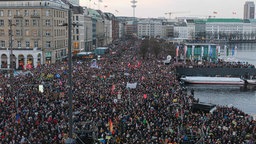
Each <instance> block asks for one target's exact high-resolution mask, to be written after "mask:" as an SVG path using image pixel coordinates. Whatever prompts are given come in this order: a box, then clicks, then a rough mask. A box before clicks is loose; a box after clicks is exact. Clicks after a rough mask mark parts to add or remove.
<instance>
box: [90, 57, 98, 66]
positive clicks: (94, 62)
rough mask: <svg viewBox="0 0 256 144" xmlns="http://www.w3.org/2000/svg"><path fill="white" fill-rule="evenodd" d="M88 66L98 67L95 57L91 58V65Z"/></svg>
mask: <svg viewBox="0 0 256 144" xmlns="http://www.w3.org/2000/svg"><path fill="white" fill-rule="evenodd" d="M90 67H91V68H99V66H98V64H97V60H96V59H93V60H92V61H91V66H90Z"/></svg>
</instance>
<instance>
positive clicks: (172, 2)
mask: <svg viewBox="0 0 256 144" xmlns="http://www.w3.org/2000/svg"><path fill="white" fill-rule="evenodd" d="M131 1H132V0H80V5H81V6H86V7H89V8H93V9H100V10H102V11H103V12H110V13H113V14H114V15H116V16H130V17H132V16H133V9H132V7H131V5H132V3H131ZM246 1H248V0H137V4H136V5H137V7H136V8H135V16H136V17H139V18H157V17H165V18H169V15H168V14H166V13H168V12H173V14H172V15H171V18H175V17H184V16H189V17H208V16H215V17H216V18H243V11H244V4H245V2H246ZM249 1H251V0H249ZM253 2H254V3H255V2H256V0H255V1H253Z"/></svg>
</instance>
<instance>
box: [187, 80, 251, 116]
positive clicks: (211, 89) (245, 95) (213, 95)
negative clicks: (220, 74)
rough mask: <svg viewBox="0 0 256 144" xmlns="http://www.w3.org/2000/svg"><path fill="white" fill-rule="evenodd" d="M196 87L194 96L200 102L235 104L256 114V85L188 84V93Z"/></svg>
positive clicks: (249, 112)
mask: <svg viewBox="0 0 256 144" xmlns="http://www.w3.org/2000/svg"><path fill="white" fill-rule="evenodd" d="M192 88H193V89H194V91H195V92H194V97H195V98H199V101H200V102H206V103H213V104H217V105H222V106H228V105H233V106H234V107H236V108H238V109H240V110H242V111H244V112H245V113H248V114H250V115H255V114H256V86H248V87H247V89H246V88H245V87H243V86H227V85H225V86H223V85H187V89H188V93H190V90H191V89H192Z"/></svg>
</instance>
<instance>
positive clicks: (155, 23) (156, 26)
mask: <svg viewBox="0 0 256 144" xmlns="http://www.w3.org/2000/svg"><path fill="white" fill-rule="evenodd" d="M162 23H163V22H162V20H161V19H160V20H159V19H139V20H138V23H137V34H138V37H139V38H141V37H143V36H150V37H163V25H162Z"/></svg>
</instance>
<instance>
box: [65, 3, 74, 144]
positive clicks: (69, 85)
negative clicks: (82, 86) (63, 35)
mask: <svg viewBox="0 0 256 144" xmlns="http://www.w3.org/2000/svg"><path fill="white" fill-rule="evenodd" d="M71 18H72V14H71V6H70V7H69V9H68V88H69V89H68V104H69V132H68V139H67V140H66V143H70V144H71V143H74V140H73V139H72V135H73V109H72V107H73V103H72V101H73V95H72V49H71V46H72V44H71V42H72V40H71V38H72V37H71V35H72V33H71V28H72V27H71V22H72V19H71Z"/></svg>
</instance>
